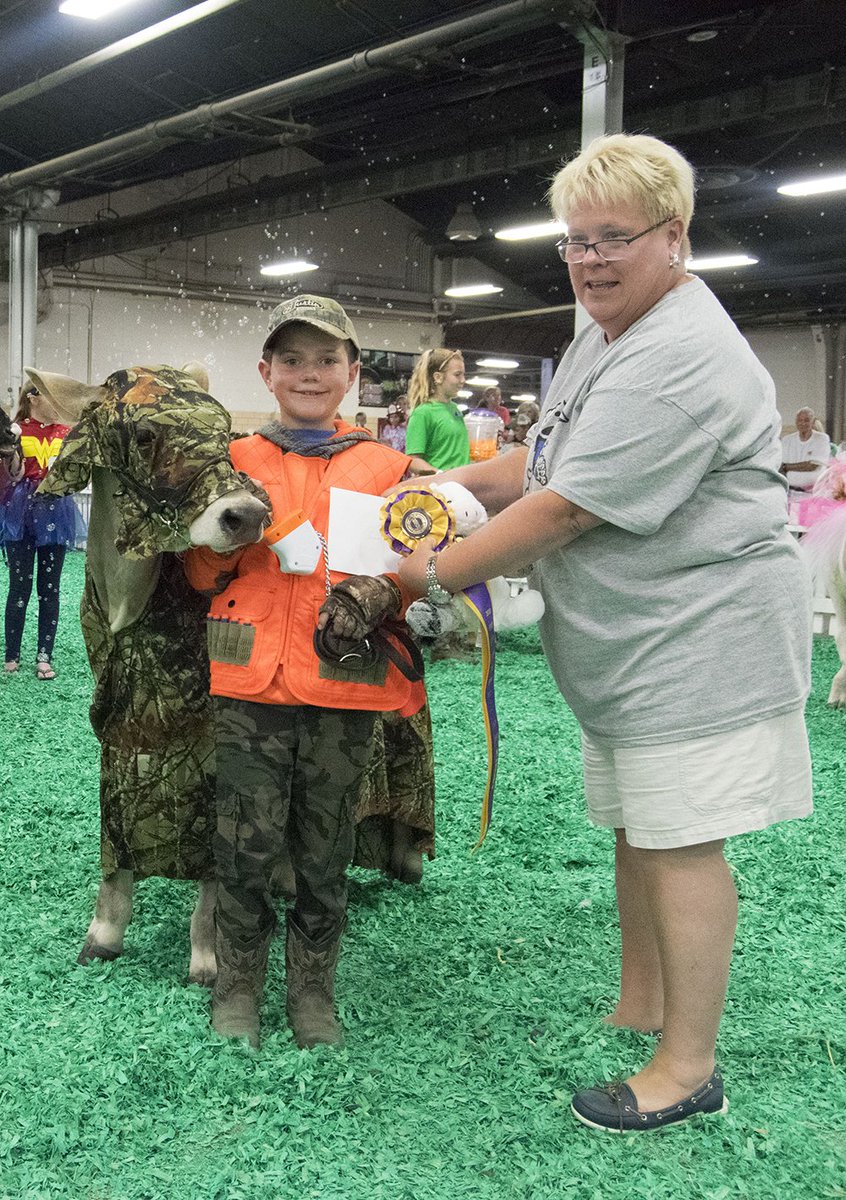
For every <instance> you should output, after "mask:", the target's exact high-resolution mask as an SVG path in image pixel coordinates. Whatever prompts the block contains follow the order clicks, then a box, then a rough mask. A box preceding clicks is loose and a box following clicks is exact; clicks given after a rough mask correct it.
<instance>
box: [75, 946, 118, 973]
mask: <svg viewBox="0 0 846 1200" xmlns="http://www.w3.org/2000/svg"><path fill="white" fill-rule="evenodd" d="M120 956H121V951H120V950H113V949H112V948H111V946H100V945H99V944H98V943H97V942H86V943H85V945H84V946H83V947H82V949H81V950H80V952H79V954H78V956H77V960H76V961H77V962H78V963H79V965H80V966H81V967H85V966H87V965H88V963H90V962H93V960H94V959H95V958H99V959H100V960H101V962H114V960H115V959H116V958H120Z"/></svg>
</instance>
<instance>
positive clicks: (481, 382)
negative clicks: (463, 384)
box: [467, 375, 499, 387]
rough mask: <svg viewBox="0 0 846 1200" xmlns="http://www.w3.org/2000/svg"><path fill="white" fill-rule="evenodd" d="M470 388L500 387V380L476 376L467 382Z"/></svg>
mask: <svg viewBox="0 0 846 1200" xmlns="http://www.w3.org/2000/svg"><path fill="white" fill-rule="evenodd" d="M467 385H468V387H499V380H498V379H491V378H490V377H489V376H487V375H474V376H473V378H472V379H468V380H467Z"/></svg>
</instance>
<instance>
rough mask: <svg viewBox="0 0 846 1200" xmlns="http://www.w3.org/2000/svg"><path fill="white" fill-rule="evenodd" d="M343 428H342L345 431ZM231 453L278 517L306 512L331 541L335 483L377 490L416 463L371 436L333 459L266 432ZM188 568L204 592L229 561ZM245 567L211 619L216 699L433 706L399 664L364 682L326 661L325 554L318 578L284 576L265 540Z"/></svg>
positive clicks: (407, 708)
mask: <svg viewBox="0 0 846 1200" xmlns="http://www.w3.org/2000/svg"><path fill="white" fill-rule="evenodd" d="M344 428H345V427H344V426H343V425H339V426H338V432H344ZM230 452H231V457H232V463H233V465H234V466H235V467H236V469H237V470H240V471H244V472H245V473H246V474H247V475H251V476H252V477H253V478H255V479H257V480H259V481H260V482H261V484H262V486H263V487H264V488H265V490H266V491H267V493H268V495H269V496H270V499H271V501H272V504H273V518H274V520H278V519H280V518H281V517H283V516H284V515H285V514H286V513H289V512H291V511H292V510H293V509H302V511H303V512H304V513H305V515H306V516H307V517H308V518H309V520H310V521H311V523H312V525H313V526H314V528H315V529H316V530H317V531H318V532H319V533H321V534H322V535H323V536H324V537H325V536H326V533H327V530H328V527H329V489H330V488H331V487H337V488H345V489H347V490H349V491H354V492H364V493H367V494H369V495H376V496H379V495H381V494H382V492H383V491H384V490H385V489H386V488H388V487H391V486H392V485H393V484H395V483H398V482H399V481H400V479H402V477H403V475H404V474H405V472H406V470H407V469H408V464H409V462H410V459H409V458H408V457H407V456H405V455H400V454H398V453H397V452H396V451H395V450H391V449H389V448H388V447H387V446H383V445H380V444H379V443H378V442H373V441H367V440H364V441H361V442H357V443H355V445H353V446H351V447H350V448H349V449H348V450H344V451H342V452H341V453H339V454H335V455H334V456H333V457H331V458H329V459H324V458H312V457H303V456H301V455H298V454H294V453H283V452H282V450H281V449H280V448H279V447H278V446H276V445H275V444H274V443H273V442H270V441H268V440H267V439H266V438H263V437H261V436H258V435H256V436H254V437H248V438H242V439H239V440H237V441H235V442H233V443H232V446H231V448H230ZM225 561H226V560H225V558H224V559H223V564H225ZM185 566H186V572H187V574H188V578H189V580H190V581H191V583H192V584H193V585H194V587H197V588H199V589H201V590H205V589H209V588H211V587H212V586H213V585H214V580H215V577H216V576H217V575H218V574H219V572H220V571H221V566H222V563H221V558H220V556H214V555H212V554H211V552H210V551H208V550H207V549H205V548H203V547H199V548H197V549H196V550H192V551H190V552H189V553H188V554H187V555H186V556H185ZM223 569H224V570H225V569H226V567H225V565H224V566H223ZM237 572H238V574H237V576H236V578H235V579H233V580H232V582H231V583H230V584H229V586H228V587H227V588H226V589H225V591H223V592H221V593H220V595H218V596H215V597H214V598H213V600H212V603H211V609H210V611H209V615H208V628H209V656H210V659H211V692H212V695H214V696H229V697H231V698H233V699H237V700H258V701H262V702H268V703H281V704H312V705H316V706H318V707H320V708H343V709H364V710H369V711H372V710H376V711H395V710H400V709H401V710H402V711H403V712H404V713H405V714H406V715H407V714H408V713H410V712H416V711H417V709H418V708H420V707H421V705H422V704H423V703H424V702H425V691H424V690H423V686H422V684H418V685H412V684H411V683H409V681H408V680H407V679H406V678H405V677H404V676H403V675H402V674H401V673H400V671H398V670H397V668H396V667H395V666H394V665H393V663H390V662H387V661H386V662H384V663H380V664H377V668H376V669H375V670H374V671H373V672H372V673H371V674H370V676H369V677H366V678H365V679H364V680H363V677H362V674H361V672H358V673H356V672H353V671H349V670H345V669H344V668H341V667H335V666H332V665H327V664H325V663H323V662H321V660H320V659H319V658H318V657H317V655H316V653H315V651H314V645H313V636H314V629H315V626H316V624H317V615H318V610H319V609H320V606H321V604H322V603H323V601H324V600H325V599H326V572H325V568H324V564H323V561H322V560H321V562H320V564H319V566H318V567H317V570H316V571H314V572H313V573H312V574H311V575H290V574H286V573H283V572H282V571H280V569H279V563H278V560H277V558H276V556H275V555H274V554H273V552H272V551H271V550H270V549H269V548H268V547H267V546H266V545H265V544H264V543H263V542H262V543H258V544H256V545H252V546H248V547H247V548H246V549H245V550H244V551H243V552H242V553H241V556H240V558H239V559H238V560H237ZM345 577H346V576H345V573H342V572H338V571H332V572H331V575H330V579H331V582H332V583H337V582H338V581H339V580H341V579H344V578H345ZM392 578H395V577H394V576H392ZM397 582H398V581H397ZM280 665H281V667H282V670H281V672H280V670H279V668H280Z"/></svg>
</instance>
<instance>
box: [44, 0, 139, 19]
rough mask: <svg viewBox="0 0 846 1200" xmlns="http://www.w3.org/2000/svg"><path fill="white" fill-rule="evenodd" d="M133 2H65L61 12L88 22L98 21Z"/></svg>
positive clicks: (78, 0)
mask: <svg viewBox="0 0 846 1200" xmlns="http://www.w3.org/2000/svg"><path fill="white" fill-rule="evenodd" d="M131 3H133V0H65V2H64V4H60V5H59V12H60V13H66V14H67V16H69V17H85V18H86V20H88V21H97V20H99V19H100V17H106V16H108V15H109V13H113V12H114V11H115V10H116V9H118V8H125V7H126V5H127V4H131Z"/></svg>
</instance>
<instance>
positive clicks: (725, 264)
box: [686, 254, 758, 271]
mask: <svg viewBox="0 0 846 1200" xmlns="http://www.w3.org/2000/svg"><path fill="white" fill-rule="evenodd" d="M757 261H758V260H757V258H752V257H751V256H750V255H748V254H711V255H706V256H705V257H704V258H689V259H688V260H687V263H686V266H687V268H688V270H690V271H722V270H726V269H728V268H729V267H754V265H755V263H756V262H757Z"/></svg>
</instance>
